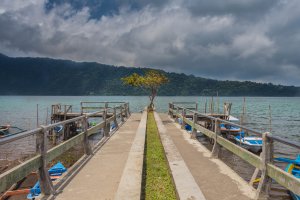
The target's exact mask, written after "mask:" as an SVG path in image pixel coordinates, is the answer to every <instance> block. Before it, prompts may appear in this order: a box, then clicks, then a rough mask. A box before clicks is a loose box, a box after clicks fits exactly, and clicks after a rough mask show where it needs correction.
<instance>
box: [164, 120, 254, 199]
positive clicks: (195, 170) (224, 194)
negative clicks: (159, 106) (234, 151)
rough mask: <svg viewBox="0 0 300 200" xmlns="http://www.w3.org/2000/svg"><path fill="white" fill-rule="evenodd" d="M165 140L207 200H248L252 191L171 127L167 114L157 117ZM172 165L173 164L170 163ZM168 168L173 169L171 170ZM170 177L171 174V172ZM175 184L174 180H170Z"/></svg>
mask: <svg viewBox="0 0 300 200" xmlns="http://www.w3.org/2000/svg"><path fill="white" fill-rule="evenodd" d="M159 116H160V118H161V120H162V123H163V125H164V126H165V129H166V131H165V133H166V135H167V137H169V138H170V140H172V143H173V144H175V146H176V149H177V150H178V153H179V154H180V156H181V157H182V159H183V161H184V162H185V165H186V166H187V167H188V169H189V171H190V173H191V174H192V176H193V178H194V180H195V181H196V183H197V184H198V186H199V188H200V189H201V191H202V192H203V194H204V196H205V198H206V199H207V200H216V199H222V200H250V199H253V198H254V195H255V191H254V189H253V188H251V187H250V186H249V185H248V184H247V183H246V182H245V181H244V180H243V179H241V178H240V177H239V176H238V175H237V174H236V173H235V172H234V171H233V170H231V169H230V168H229V167H228V166H227V165H225V164H224V163H223V162H222V161H220V160H219V159H212V158H210V152H209V151H208V150H207V149H206V148H205V147H204V146H203V145H201V144H200V143H199V142H198V141H197V140H193V139H191V138H190V134H189V133H187V132H186V131H184V130H182V129H180V126H179V125H178V124H175V123H173V120H172V119H170V118H169V116H168V115H167V114H160V115H159ZM169 164H170V165H172V163H169ZM170 168H172V167H171V166H170ZM172 173H173V172H172ZM173 178H174V179H175V180H174V182H175V183H176V177H174V176H173Z"/></svg>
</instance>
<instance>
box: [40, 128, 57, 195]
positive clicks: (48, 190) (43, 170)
mask: <svg viewBox="0 0 300 200" xmlns="http://www.w3.org/2000/svg"><path fill="white" fill-rule="evenodd" d="M40 127H41V128H42V131H41V132H39V133H38V134H37V149H38V152H39V153H40V155H41V166H40V167H39V181H40V188H41V191H42V193H43V194H44V195H50V194H54V193H55V189H54V187H53V184H52V181H51V179H50V176H49V172H48V170H47V160H46V155H47V135H46V134H47V129H46V128H45V127H44V126H40Z"/></svg>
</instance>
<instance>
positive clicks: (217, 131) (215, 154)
mask: <svg viewBox="0 0 300 200" xmlns="http://www.w3.org/2000/svg"><path fill="white" fill-rule="evenodd" d="M219 134H220V122H219V120H218V119H215V138H214V146H213V149H212V152H211V157H213V158H218V157H219V152H220V145H219V144H218V137H219Z"/></svg>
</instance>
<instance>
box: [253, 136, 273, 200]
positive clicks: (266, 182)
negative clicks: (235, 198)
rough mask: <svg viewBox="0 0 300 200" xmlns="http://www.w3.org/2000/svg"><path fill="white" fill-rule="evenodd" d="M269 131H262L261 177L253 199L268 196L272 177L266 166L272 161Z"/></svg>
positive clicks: (271, 142)
mask: <svg viewBox="0 0 300 200" xmlns="http://www.w3.org/2000/svg"><path fill="white" fill-rule="evenodd" d="M271 136H272V134H271V133H269V132H266V133H263V138H262V139H263V146H262V154H261V158H262V159H261V160H262V163H261V177H260V181H259V184H258V187H257V190H256V196H255V199H267V198H268V197H269V193H270V189H271V183H272V179H271V178H270V177H269V176H268V172H267V169H268V168H267V167H268V164H269V163H273V155H274V144H273V139H272V138H271Z"/></svg>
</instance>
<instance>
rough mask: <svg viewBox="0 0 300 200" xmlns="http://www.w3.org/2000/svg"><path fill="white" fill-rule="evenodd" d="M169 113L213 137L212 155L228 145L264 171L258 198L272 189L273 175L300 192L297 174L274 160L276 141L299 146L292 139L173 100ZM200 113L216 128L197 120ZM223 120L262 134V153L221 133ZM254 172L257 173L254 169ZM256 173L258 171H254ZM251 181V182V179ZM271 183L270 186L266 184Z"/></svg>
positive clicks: (214, 155) (228, 147)
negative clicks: (255, 128)
mask: <svg viewBox="0 0 300 200" xmlns="http://www.w3.org/2000/svg"><path fill="white" fill-rule="evenodd" d="M186 112H190V113H193V115H192V118H193V120H190V119H188V118H187V117H186ZM169 114H170V116H172V117H176V118H181V119H182V125H181V127H182V128H184V126H185V124H189V125H190V126H191V127H192V130H193V133H192V134H196V133H195V132H196V131H197V130H198V131H200V132H201V133H203V134H204V135H206V136H207V137H209V138H212V139H214V141H215V142H214V147H213V150H212V156H213V157H218V152H219V151H218V150H219V148H220V146H222V147H224V148H226V149H227V150H229V151H231V152H232V153H233V154H235V155H237V156H239V157H240V158H242V159H243V160H245V161H246V162H248V163H249V164H250V165H252V166H254V167H256V168H257V170H261V171H262V173H261V174H262V175H261V178H260V183H259V185H258V188H257V194H256V199H258V197H259V195H261V193H262V192H264V193H267V194H268V193H269V189H270V186H269V185H270V184H271V181H270V180H271V179H274V180H275V181H276V182H277V183H279V184H280V185H282V186H283V187H285V188H287V189H288V190H290V191H292V192H293V193H295V194H297V195H300V180H299V179H297V178H296V177H294V176H292V175H291V174H289V173H287V172H285V171H284V170H282V169H280V168H279V167H277V166H275V165H274V164H273V154H274V152H273V142H274V141H277V142H280V143H283V144H286V145H289V146H292V147H295V148H300V144H298V143H296V142H292V141H288V140H286V139H283V138H280V137H278V136H273V135H272V134H270V133H268V132H266V133H261V132H259V131H256V130H253V129H250V128H247V127H245V126H241V125H239V124H235V123H233V122H229V121H226V120H222V119H220V118H217V117H213V116H209V114H203V113H200V112H198V111H195V110H191V109H186V108H184V107H180V106H178V105H176V104H174V103H169ZM198 116H201V117H204V118H207V119H209V120H211V121H212V122H213V123H214V124H215V131H211V130H209V129H206V128H205V127H203V126H201V125H200V124H198V123H197V118H198ZM220 123H226V124H230V125H233V126H236V127H240V128H241V129H244V130H247V131H249V132H252V133H254V134H256V135H260V136H262V138H263V151H262V154H261V156H257V155H255V154H253V153H252V152H250V151H248V150H246V149H244V148H242V147H240V146H239V145H237V144H234V143H232V142H230V141H229V140H227V139H225V138H224V137H222V136H220V128H219V126H220ZM254 174H255V173H254ZM255 176H256V175H255ZM252 178H253V177H252ZM250 184H251V183H250ZM266 185H268V186H266Z"/></svg>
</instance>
